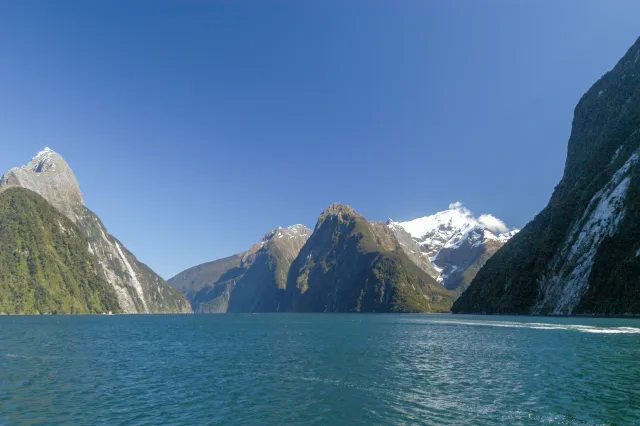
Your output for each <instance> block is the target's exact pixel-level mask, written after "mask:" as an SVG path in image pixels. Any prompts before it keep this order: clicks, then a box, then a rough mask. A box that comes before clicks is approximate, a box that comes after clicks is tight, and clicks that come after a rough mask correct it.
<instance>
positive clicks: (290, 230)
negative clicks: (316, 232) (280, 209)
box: [260, 224, 313, 243]
mask: <svg viewBox="0 0 640 426" xmlns="http://www.w3.org/2000/svg"><path fill="white" fill-rule="evenodd" d="M312 233H313V231H312V230H311V229H309V228H307V227H306V226H304V225H300V224H297V225H291V226H288V227H286V228H283V227H281V226H278V227H277V228H276V229H274V230H272V231H270V232H268V233H267V234H266V235H265V236H264V237H262V239H261V240H260V242H262V243H265V242H267V241H269V240H271V239H273V238H277V239H280V238H285V237H286V238H289V239H292V238H309V237H310V236H311V234H312Z"/></svg>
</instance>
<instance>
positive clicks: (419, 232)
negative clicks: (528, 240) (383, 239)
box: [388, 201, 518, 251]
mask: <svg viewBox="0 0 640 426" xmlns="http://www.w3.org/2000/svg"><path fill="white" fill-rule="evenodd" d="M388 223H389V226H390V227H392V228H393V227H398V226H399V227H401V228H402V229H404V230H405V231H406V232H408V233H409V234H410V235H411V236H412V237H413V238H414V239H415V240H416V241H418V243H419V244H420V245H422V246H425V248H428V249H429V251H437V250H439V249H440V248H442V247H444V246H447V247H453V246H454V245H456V244H458V243H459V242H460V240H461V239H462V238H464V237H465V236H468V235H469V231H470V229H471V228H473V227H479V228H481V229H482V230H483V231H484V232H483V234H484V237H485V239H487V240H494V241H501V242H503V243H504V242H506V241H508V240H509V239H510V238H511V237H512V236H513V235H515V233H517V232H518V230H510V229H509V228H508V227H507V226H506V225H505V223H504V222H503V221H502V220H501V219H498V218H497V217H495V216H493V215H491V214H482V215H480V216H479V217H477V218H476V217H475V216H474V215H473V213H472V212H471V211H470V210H469V209H468V208H467V207H465V206H464V204H463V203H461V202H459V201H456V202H455V203H451V204H450V205H449V209H448V210H445V211H442V212H438V213H435V214H433V215H431V216H425V217H421V218H417V219H414V220H410V221H407V222H394V221H392V220H391V219H390V220H389V222H388Z"/></svg>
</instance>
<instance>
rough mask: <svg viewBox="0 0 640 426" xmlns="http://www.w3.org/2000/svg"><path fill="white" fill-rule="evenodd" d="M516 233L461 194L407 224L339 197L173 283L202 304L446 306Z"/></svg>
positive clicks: (229, 308)
mask: <svg viewBox="0 0 640 426" xmlns="http://www.w3.org/2000/svg"><path fill="white" fill-rule="evenodd" d="M516 232H517V230H509V229H508V228H507V227H506V225H504V223H503V222H502V221H501V220H499V219H496V218H494V217H493V216H491V215H482V216H480V217H478V218H476V217H474V216H473V215H472V213H471V212H470V211H469V210H468V209H467V208H465V207H464V206H463V205H462V204H461V203H454V204H452V205H451V206H450V208H449V210H446V211H444V212H440V213H436V214H434V215H431V216H426V217H423V218H419V219H416V220H414V221H410V222H403V223H400V222H394V221H391V220H389V221H387V222H386V223H383V222H369V221H367V220H366V219H365V218H364V217H363V216H361V215H360V214H358V213H357V212H356V211H355V210H354V209H353V208H351V207H349V206H347V205H343V204H338V203H336V204H333V205H331V206H329V207H328V208H327V209H326V210H325V211H323V212H322V213H321V214H320V217H319V219H318V223H317V224H316V226H315V229H314V230H313V231H311V230H310V229H309V228H306V227H305V226H303V225H294V226H292V227H289V228H276V229H275V230H273V231H271V232H269V233H268V234H267V235H265V236H264V237H263V238H262V239H261V240H260V241H259V242H258V243H256V244H255V245H253V246H252V247H251V248H250V249H249V250H247V251H246V252H243V253H238V254H236V255H233V256H230V257H227V258H224V259H219V260H216V261H213V262H210V263H205V264H203V265H198V266H195V267H193V268H190V269H187V270H186V271H184V272H182V273H180V274H178V275H177V276H175V277H174V278H171V279H170V280H169V283H170V284H171V285H172V286H174V288H176V289H178V290H179V291H181V292H182V293H184V294H185V295H186V296H187V298H188V299H189V301H190V302H191V304H192V306H193V309H194V311H195V312H199V313H211V312H215V313H222V312H278V311H295V312H301V311H302V312H363V311H364V312H374V311H375V312H396V311H397V312H446V311H448V310H449V307H450V305H451V303H453V300H454V298H455V297H456V296H457V295H458V294H459V293H460V292H461V291H462V290H463V289H464V288H466V285H467V284H468V283H469V282H470V281H471V279H472V278H473V276H475V273H476V272H477V269H479V268H480V267H481V266H482V264H484V262H485V261H486V259H488V258H489V257H490V256H491V255H493V253H495V252H496V251H497V250H498V249H499V248H500V247H502V245H504V242H506V241H507V240H508V239H509V238H510V237H511V236H512V235H514V234H515V233H516ZM454 290H455V291H454Z"/></svg>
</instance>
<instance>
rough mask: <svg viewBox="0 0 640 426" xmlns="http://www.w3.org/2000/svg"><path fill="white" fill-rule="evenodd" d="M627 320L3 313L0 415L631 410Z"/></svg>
mask: <svg viewBox="0 0 640 426" xmlns="http://www.w3.org/2000/svg"><path fill="white" fill-rule="evenodd" d="M639 382H640V320H637V319H594V318H592V319H576V318H544V319H543V318H519V317H474V316H454V315H297V314H289V315H211V316H204V315H203V316H194V315H189V316H110V317H106V316H76V317H73V316H55V317H51V316H46V317H0V424H109V425H114V424H123V425H128V424H136V425H137V424H149V425H155V424H242V425H245V424H276V425H281V424H318V425H327V424H349V425H351V424H356V425H357V424H380V425H386V424H394V425H395V424H398V425H403V424H407V425H408V424H433V425H449V424H455V425H462V424H473V425H528V424H532V425H533V424H559V425H582V424H585V425H590V424H616V425H617V424H635V423H638V422H639V421H640V384H639Z"/></svg>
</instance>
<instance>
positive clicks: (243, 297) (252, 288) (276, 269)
mask: <svg viewBox="0 0 640 426" xmlns="http://www.w3.org/2000/svg"><path fill="white" fill-rule="evenodd" d="M310 235H311V230H310V229H309V228H307V227H306V226H304V225H293V226H289V227H286V228H282V227H277V228H275V229H274V230H272V231H270V232H268V233H267V234H266V235H265V236H264V237H262V238H261V239H260V241H259V242H258V243H256V244H254V245H253V246H252V247H251V248H250V249H249V250H247V251H246V252H242V253H238V254H236V255H233V256H230V257H227V258H224V259H220V260H216V261H214V262H210V263H206V264H203V265H198V266H195V267H193V268H189V269H187V270H186V271H184V272H181V273H180V274H178V275H176V276H175V277H173V278H171V279H170V280H169V283H170V284H171V285H172V286H174V288H176V289H178V290H180V291H181V292H183V293H184V294H186V296H187V298H188V299H189V302H190V303H191V305H192V307H193V310H194V311H195V312H198V313H225V312H276V311H278V309H279V307H278V304H279V293H280V292H282V291H284V289H285V288H286V282H287V274H288V272H289V267H290V266H291V263H292V262H293V260H294V259H295V258H296V256H297V255H298V253H299V252H300V249H301V248H302V246H303V245H304V243H305V242H306V241H307V239H308V238H309V236H310Z"/></svg>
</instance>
